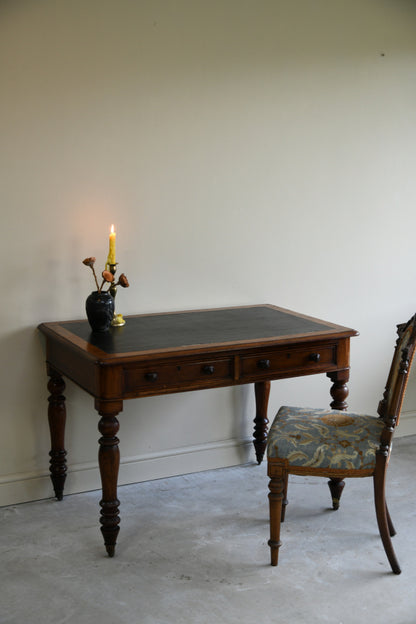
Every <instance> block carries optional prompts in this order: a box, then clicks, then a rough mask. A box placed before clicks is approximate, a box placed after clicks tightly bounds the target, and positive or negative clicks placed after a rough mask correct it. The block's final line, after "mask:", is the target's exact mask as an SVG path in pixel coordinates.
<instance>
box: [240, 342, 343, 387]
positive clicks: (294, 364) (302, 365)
mask: <svg viewBox="0 0 416 624" xmlns="http://www.w3.org/2000/svg"><path fill="white" fill-rule="evenodd" d="M336 363H337V349H336V345H312V346H310V347H307V348H305V347H303V348H298V349H296V348H293V349H285V350H282V351H270V352H261V353H258V354H255V355H249V356H244V357H242V358H241V379H244V378H245V377H256V376H258V377H261V376H265V377H267V376H269V377H272V376H273V375H274V374H275V375H279V374H281V375H284V374H285V373H291V372H292V373H293V372H294V371H299V374H301V373H302V371H306V372H308V373H312V372H313V371H314V370H316V372H319V371H320V370H323V371H325V370H327V369H328V368H330V367H331V366H332V365H333V366H335V365H336Z"/></svg>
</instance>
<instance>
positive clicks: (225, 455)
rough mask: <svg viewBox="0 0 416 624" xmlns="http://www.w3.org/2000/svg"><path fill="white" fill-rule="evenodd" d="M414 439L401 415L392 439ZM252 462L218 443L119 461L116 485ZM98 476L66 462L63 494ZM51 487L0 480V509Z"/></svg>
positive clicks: (45, 478) (89, 467)
mask: <svg viewBox="0 0 416 624" xmlns="http://www.w3.org/2000/svg"><path fill="white" fill-rule="evenodd" d="M409 435H416V412H403V413H402V415H401V418H400V426H399V428H398V430H397V433H396V437H404V436H409ZM250 461H253V462H254V461H255V454H254V448H253V445H252V441H251V440H240V441H237V440H222V441H219V442H214V443H210V444H200V445H197V446H189V447H184V448H178V449H172V450H168V451H164V452H161V453H151V454H146V455H141V456H136V457H126V458H122V459H121V462H120V472H119V478H118V483H119V485H126V484H128V483H140V482H141V481H151V480H153V479H163V478H166V477H173V476H176V475H181V474H188V473H192V472H200V471H202V470H212V469H215V468H226V467H228V466H237V465H240V464H245V463H247V462H250ZM100 488H101V480H100V472H99V469H98V464H97V463H93V462H91V463H89V464H78V465H74V466H71V459H70V457H69V458H68V474H67V478H66V482H65V494H76V493H79V492H88V491H91V490H99V489H100ZM53 496H54V493H53V489H52V484H51V481H50V478H49V473H48V472H47V471H45V472H42V473H18V474H15V475H5V476H4V477H1V478H0V507H3V506H5V505H17V504H19V503H26V502H30V501H35V500H41V499H46V498H53Z"/></svg>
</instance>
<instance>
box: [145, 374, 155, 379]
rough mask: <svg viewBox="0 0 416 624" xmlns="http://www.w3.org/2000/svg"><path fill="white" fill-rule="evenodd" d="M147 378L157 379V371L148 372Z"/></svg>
mask: <svg viewBox="0 0 416 624" xmlns="http://www.w3.org/2000/svg"><path fill="white" fill-rule="evenodd" d="M145 378H146V380H147V381H156V379H157V373H146V374H145Z"/></svg>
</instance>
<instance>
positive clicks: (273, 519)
mask: <svg viewBox="0 0 416 624" xmlns="http://www.w3.org/2000/svg"><path fill="white" fill-rule="evenodd" d="M276 472H277V471H276ZM279 473H280V474H279ZM284 486H285V475H284V474H283V470H279V471H278V472H277V474H274V475H271V479H270V482H269V490H270V492H269V509H270V539H269V541H268V545H269V546H270V558H271V561H270V563H271V565H272V566H277V560H278V557H279V548H280V546H281V541H280V521H281V517H282V501H283V490H284Z"/></svg>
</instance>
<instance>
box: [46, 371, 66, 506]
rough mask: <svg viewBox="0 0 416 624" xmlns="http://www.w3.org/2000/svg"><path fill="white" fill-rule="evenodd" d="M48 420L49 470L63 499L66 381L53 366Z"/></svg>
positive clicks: (50, 373) (49, 386)
mask: <svg viewBox="0 0 416 624" xmlns="http://www.w3.org/2000/svg"><path fill="white" fill-rule="evenodd" d="M48 375H49V377H50V379H49V382H48V390H49V392H50V396H49V398H48V401H49V407H48V420H49V431H50V436H51V450H50V452H49V456H50V458H51V459H50V462H49V470H50V476H51V481H52V485H53V489H54V491H55V496H56V498H57V499H58V500H62V498H63V495H64V483H65V478H66V459H65V458H66V450H65V447H64V445H65V422H66V409H65V397H64V395H63V394H62V393H63V391H64V390H65V382H64V380H63V379H62V376H61V375H60V374H59V373H58V372H57V371H55V370H54V369H53V368H51V367H50V366H48Z"/></svg>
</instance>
